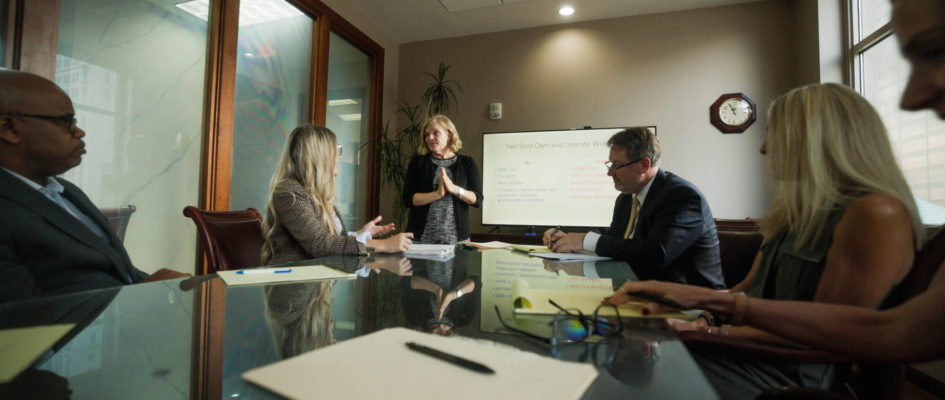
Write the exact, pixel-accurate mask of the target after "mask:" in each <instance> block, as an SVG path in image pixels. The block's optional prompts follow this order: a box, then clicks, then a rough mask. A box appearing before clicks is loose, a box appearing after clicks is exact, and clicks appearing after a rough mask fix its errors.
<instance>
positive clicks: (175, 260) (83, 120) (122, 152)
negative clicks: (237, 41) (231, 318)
mask: <svg viewBox="0 0 945 400" xmlns="http://www.w3.org/2000/svg"><path fill="white" fill-rule="evenodd" d="M207 28H208V25H207V22H206V20H203V19H200V18H196V17H194V16H193V15H190V14H188V13H186V12H184V11H183V10H181V9H180V8H178V7H174V5H173V4H171V3H170V2H167V1H160V0H127V1H121V2H116V1H113V0H61V2H60V14H59V40H58V49H57V52H56V70H55V71H56V72H55V74H56V76H55V80H56V83H57V84H58V85H59V86H60V87H61V88H62V89H63V90H64V91H65V92H66V93H68V94H69V97H70V98H72V102H73V104H74V107H75V110H76V118H77V119H78V124H79V125H80V126H81V127H82V128H83V129H84V130H85V132H86V136H85V138H84V140H85V143H86V149H87V151H88V153H87V154H86V156H85V157H83V160H82V164H81V165H79V166H78V167H76V168H73V169H71V170H69V171H68V172H66V173H65V174H64V177H65V178H66V179H68V180H69V181H71V182H73V183H75V184H76V185H78V186H79V187H80V188H82V189H83V190H84V191H85V193H86V194H88V196H89V198H90V199H91V200H92V202H93V203H95V204H96V205H97V206H99V207H101V208H115V207H129V206H134V207H135V209H136V210H135V212H134V213H133V214H132V216H131V220H130V222H129V224H128V229H127V233H126V235H125V247H126V248H127V250H128V254H129V255H130V256H131V260H132V261H133V262H134V264H135V265H136V266H137V267H138V268H140V269H142V270H144V271H154V270H157V269H159V268H163V267H171V268H176V269H181V266H189V265H192V264H193V263H194V259H195V254H196V253H195V249H196V247H195V243H196V232H195V230H194V227H193V223H192V222H191V221H190V220H188V219H186V218H184V217H183V216H182V215H181V210H182V209H183V208H184V206H186V205H192V204H197V202H198V199H199V180H200V157H201V152H200V142H201V140H200V139H201V131H202V117H203V112H202V109H203V100H202V98H203V88H204V73H205V69H206V47H207V45H206V43H207Z"/></svg>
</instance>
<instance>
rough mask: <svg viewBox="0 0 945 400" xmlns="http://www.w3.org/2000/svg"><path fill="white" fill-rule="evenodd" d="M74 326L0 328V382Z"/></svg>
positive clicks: (17, 371)
mask: <svg viewBox="0 0 945 400" xmlns="http://www.w3.org/2000/svg"><path fill="white" fill-rule="evenodd" d="M74 327H75V324H60V325H47V326H33V327H29V328H12V329H2V330H0V360H3V362H0V383H4V382H8V381H11V380H13V378H16V376H17V375H19V374H20V372H23V370H24V369H26V368H27V367H29V366H30V364H31V363H33V362H34V361H36V359H37V358H39V356H40V355H42V354H43V352H45V351H46V350H48V349H49V348H51V347H52V346H53V345H54V344H56V342H57V341H59V339H61V338H62V337H63V336H65V335H66V334H67V333H69V331H70V330H72V328H74Z"/></svg>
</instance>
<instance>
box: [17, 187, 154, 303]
mask: <svg viewBox="0 0 945 400" xmlns="http://www.w3.org/2000/svg"><path fill="white" fill-rule="evenodd" d="M57 180H58V181H59V182H60V183H61V184H62V186H63V187H65V191H64V192H63V194H62V195H63V196H64V197H65V198H66V199H68V200H69V201H71V202H72V203H73V204H75V205H76V207H78V208H79V209H80V210H82V212H84V213H85V214H86V215H88V216H89V218H91V219H92V220H93V221H95V223H97V224H98V225H99V226H100V227H101V228H102V230H103V231H105V233H106V234H107V235H108V242H105V241H104V240H102V239H101V238H100V237H98V236H97V235H95V234H94V233H92V231H90V230H89V228H87V227H86V226H85V225H83V224H82V222H80V221H79V220H78V219H76V218H75V217H73V216H72V214H69V212H67V211H66V210H64V209H62V207H60V206H59V205H57V204H56V203H53V202H52V200H49V199H48V198H47V197H46V196H44V195H43V194H42V193H40V192H39V191H37V190H36V189H33V188H31V187H30V186H29V185H27V184H26V183H24V182H23V181H21V180H19V179H17V178H16V177H14V176H13V175H10V174H9V173H8V172H6V171H4V170H2V169H0V302H5V301H14V300H22V299H27V298H31V297H39V296H49V295H55V294H62V293H69V292H77V291H82V290H91V289H99V288H104V287H111V286H117V285H123V284H130V283H137V282H141V281H143V280H144V279H146V278H147V277H148V274H146V273H144V272H141V271H139V270H138V269H136V268H135V267H134V266H133V265H132V264H131V260H130V259H129V258H128V253H126V252H125V247H124V246H123V245H122V243H121V239H119V238H118V237H117V236H115V232H114V231H112V229H111V228H110V227H109V225H108V221H107V220H106V219H105V216H104V215H102V213H101V212H100V211H99V210H98V208H96V207H95V205H94V204H92V202H91V201H90V200H89V199H88V197H86V196H85V194H84V193H82V190H80V189H79V188H78V187H76V186H75V185H73V184H72V183H69V182H68V181H66V180H65V179H62V178H57Z"/></svg>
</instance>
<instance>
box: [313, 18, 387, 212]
mask: <svg viewBox="0 0 945 400" xmlns="http://www.w3.org/2000/svg"><path fill="white" fill-rule="evenodd" d="M328 50H329V52H328V112H327V114H326V118H325V126H327V127H328V129H331V131H332V132H335V135H337V136H338V142H339V144H341V145H343V146H344V152H343V154H342V156H341V164H340V165H339V167H338V172H339V176H338V181H337V182H336V183H337V188H338V199H337V206H338V211H339V212H341V218H343V219H344V221H345V226H347V227H349V228H351V229H357V228H360V227H361V224H363V223H364V222H366V219H367V218H373V217H375V216H374V215H363V213H364V204H365V202H364V201H365V198H366V195H365V193H364V190H363V188H365V187H367V175H368V168H371V167H372V166H370V165H367V160H368V157H367V151H368V148H369V147H370V146H364V144H365V143H367V142H368V124H367V120H368V115H370V114H369V109H368V107H369V105H370V99H371V93H370V90H371V59H370V56H368V54H367V53H365V52H364V51H363V50H361V49H359V48H357V47H356V46H354V45H353V44H351V43H350V42H348V41H347V40H345V39H344V38H342V37H341V36H340V35H338V34H337V33H335V32H332V33H331V39H330V42H329V46H328ZM387 222H390V221H387Z"/></svg>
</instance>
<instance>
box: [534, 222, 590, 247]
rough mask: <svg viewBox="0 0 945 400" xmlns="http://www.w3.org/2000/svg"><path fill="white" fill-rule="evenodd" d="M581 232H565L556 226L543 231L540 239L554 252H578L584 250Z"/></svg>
mask: <svg viewBox="0 0 945 400" xmlns="http://www.w3.org/2000/svg"><path fill="white" fill-rule="evenodd" d="M584 235H585V234H583V233H565V232H564V231H562V230H561V229H560V228H558V227H554V228H551V229H548V230H547V231H545V233H544V235H542V237H541V240H542V242H543V243H544V244H545V246H548V248H549V249H551V251H553V252H555V253H568V252H571V253H573V252H580V251H582V250H584Z"/></svg>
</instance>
